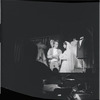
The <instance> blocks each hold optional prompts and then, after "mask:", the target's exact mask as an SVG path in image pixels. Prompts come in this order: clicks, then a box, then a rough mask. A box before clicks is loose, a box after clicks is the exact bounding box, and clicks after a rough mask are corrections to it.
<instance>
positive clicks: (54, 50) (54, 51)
mask: <svg viewBox="0 0 100 100" xmlns="http://www.w3.org/2000/svg"><path fill="white" fill-rule="evenodd" d="M57 54H58V52H57V49H56V48H53V56H55V55H57ZM53 61H58V60H57V59H52V60H51V62H53Z"/></svg>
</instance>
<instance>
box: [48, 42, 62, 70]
mask: <svg viewBox="0 0 100 100" xmlns="http://www.w3.org/2000/svg"><path fill="white" fill-rule="evenodd" d="M58 45H59V43H58V41H54V43H53V47H52V48H50V49H49V50H48V52H47V58H48V59H49V66H50V69H51V70H52V71H53V70H54V68H56V69H57V70H59V66H60V64H61V61H60V59H59V56H60V54H62V51H61V50H60V49H58Z"/></svg>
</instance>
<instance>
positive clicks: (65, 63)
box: [60, 49, 73, 73]
mask: <svg viewBox="0 0 100 100" xmlns="http://www.w3.org/2000/svg"><path fill="white" fill-rule="evenodd" d="M60 59H61V60H62V65H61V69H60V73H70V72H72V71H73V63H72V52H71V50H70V49H67V50H65V51H64V53H63V54H61V55H60Z"/></svg>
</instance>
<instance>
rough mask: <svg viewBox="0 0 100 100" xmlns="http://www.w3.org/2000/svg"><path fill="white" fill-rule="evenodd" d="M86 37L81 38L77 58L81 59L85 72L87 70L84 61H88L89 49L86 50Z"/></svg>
mask: <svg viewBox="0 0 100 100" xmlns="http://www.w3.org/2000/svg"><path fill="white" fill-rule="evenodd" d="M85 42H86V41H85V37H84V36H81V37H80V40H79V41H78V45H77V58H78V59H79V62H80V64H81V66H82V68H83V72H85V71H86V70H85V68H86V62H85V61H84V60H86V59H87V50H86V49H87V48H86V44H85Z"/></svg>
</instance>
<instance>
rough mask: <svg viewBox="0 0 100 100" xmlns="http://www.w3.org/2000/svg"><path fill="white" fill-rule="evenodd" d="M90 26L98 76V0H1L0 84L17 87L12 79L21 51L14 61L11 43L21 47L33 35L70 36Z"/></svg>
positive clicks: (19, 63)
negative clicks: (60, 0)
mask: <svg viewBox="0 0 100 100" xmlns="http://www.w3.org/2000/svg"><path fill="white" fill-rule="evenodd" d="M91 27H92V28H93V45H94V59H95V65H94V66H95V67H96V72H97V76H96V78H97V79H98V71H99V70H98V69H99V66H98V62H99V60H98V56H99V55H98V52H99V50H98V47H99V46H98V40H99V34H98V33H99V4H98V3H96V2H90V3H89V2H83V3H58V2H54V3H53V2H32V1H29V2H28V1H7V0H4V1H3V0H2V87H5V88H8V89H12V90H16V91H18V92H19V91H20V89H18V87H17V85H16V83H17V80H16V78H18V71H20V68H21V63H22V61H23V55H21V59H20V60H19V61H17V62H16V61H15V58H14V54H15V53H16V52H15V51H14V48H15V44H17V45H18V46H19V47H22V49H21V51H20V53H21V52H23V44H24V42H25V41H27V40H30V39H31V38H34V37H40V36H47V35H50V36H51V35H53V34H54V35H56V34H59V35H60V36H61V37H62V40H69V41H70V40H71V39H72V38H73V37H79V36H81V35H82V34H83V33H86V34H89V33H88V32H87V29H91ZM89 35H91V34H89Z"/></svg>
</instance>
